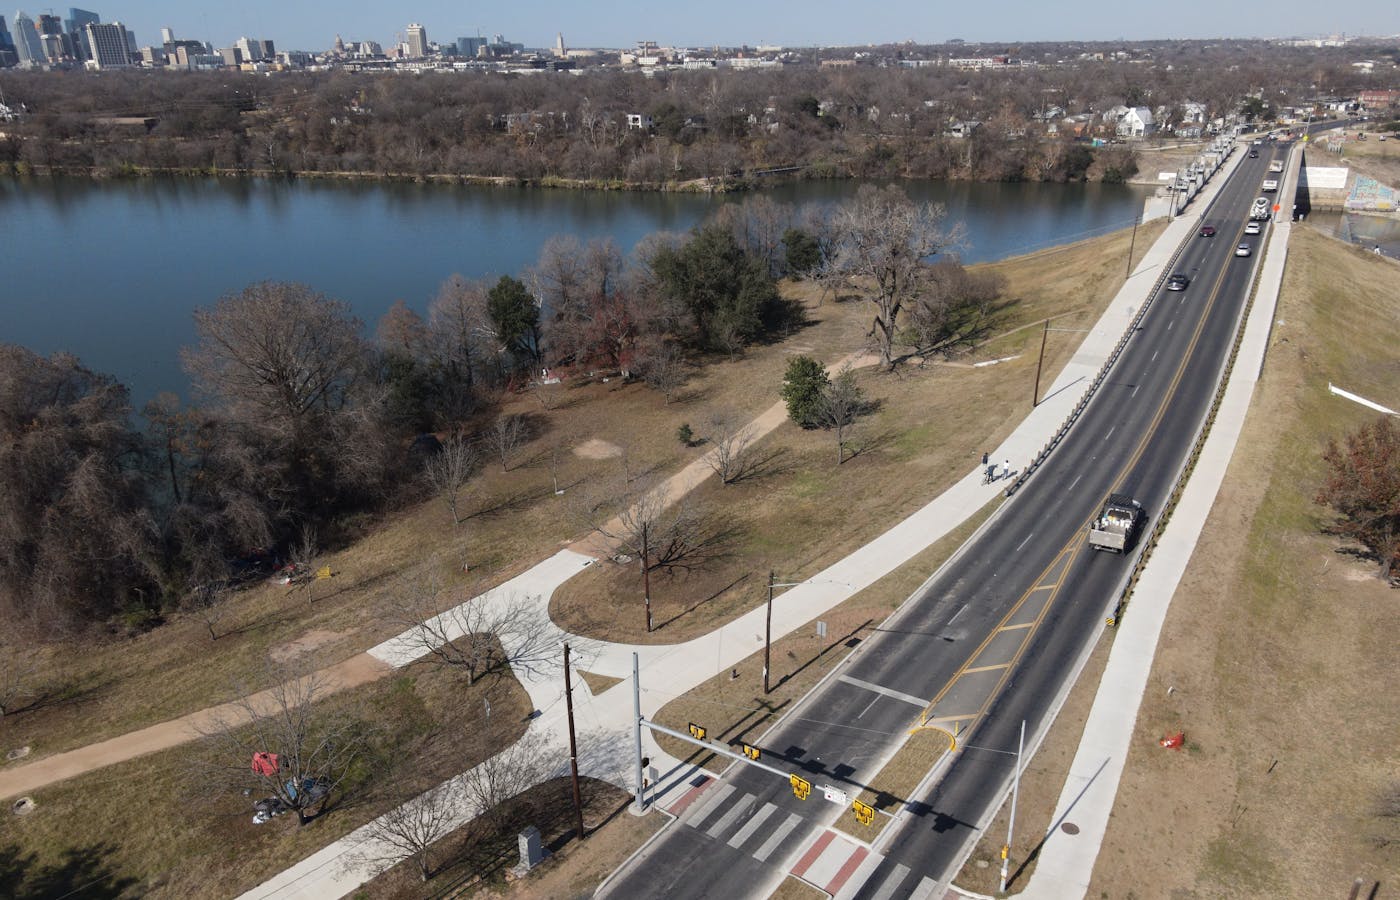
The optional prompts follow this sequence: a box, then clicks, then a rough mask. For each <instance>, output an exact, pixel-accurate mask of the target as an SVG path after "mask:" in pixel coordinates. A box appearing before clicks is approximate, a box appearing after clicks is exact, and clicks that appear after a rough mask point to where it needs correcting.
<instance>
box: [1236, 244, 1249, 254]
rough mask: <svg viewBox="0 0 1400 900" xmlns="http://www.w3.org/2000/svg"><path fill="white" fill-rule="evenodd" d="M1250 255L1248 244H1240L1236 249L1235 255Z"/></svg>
mask: <svg viewBox="0 0 1400 900" xmlns="http://www.w3.org/2000/svg"><path fill="white" fill-rule="evenodd" d="M1249 253H1250V250H1249V245H1248V244H1240V245H1239V246H1238V247H1236V248H1235V255H1236V256H1248V255H1249Z"/></svg>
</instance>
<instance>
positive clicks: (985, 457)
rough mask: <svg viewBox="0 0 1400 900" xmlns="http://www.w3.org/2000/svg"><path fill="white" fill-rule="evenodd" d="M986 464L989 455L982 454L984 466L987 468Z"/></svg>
mask: <svg viewBox="0 0 1400 900" xmlns="http://www.w3.org/2000/svg"><path fill="white" fill-rule="evenodd" d="M986 464H987V454H986V453H983V454H982V465H984V466H985V465H986Z"/></svg>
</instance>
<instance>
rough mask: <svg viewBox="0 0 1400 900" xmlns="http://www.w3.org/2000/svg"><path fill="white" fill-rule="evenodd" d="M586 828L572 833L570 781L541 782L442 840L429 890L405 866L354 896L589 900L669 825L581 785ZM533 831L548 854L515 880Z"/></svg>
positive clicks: (601, 785)
mask: <svg viewBox="0 0 1400 900" xmlns="http://www.w3.org/2000/svg"><path fill="white" fill-rule="evenodd" d="M580 793H581V794H582V797H583V804H584V828H585V829H587V831H588V836H587V837H586V838H585V839H584V840H582V841H579V840H577V836H576V835H575V833H574V811H573V799H572V794H571V789H570V787H569V782H568V780H567V779H557V780H555V781H551V782H548V783H546V784H542V785H540V786H538V787H536V788H533V789H531V790H529V791H527V792H525V794H523V795H521V796H520V797H517V798H516V799H515V800H512V801H511V802H510V803H508V804H506V805H505V808H503V809H501V810H499V811H497V813H496V819H495V821H493V822H490V823H487V822H483V821H477V822H474V823H471V824H469V825H466V826H464V827H462V828H460V829H458V830H457V831H456V832H454V833H452V834H450V835H448V836H446V837H444V838H443V839H442V840H441V841H440V842H438V844H437V845H436V846H435V848H434V854H435V856H436V857H437V858H440V859H441V860H444V861H445V863H444V864H442V865H441V867H440V869H439V871H438V872H437V873H436V874H435V875H434V876H433V878H432V879H431V880H429V882H428V883H427V884H424V883H423V882H422V881H421V880H420V878H419V876H418V872H417V869H416V868H415V867H414V866H413V865H412V864H411V863H410V864H407V865H405V864H400V865H398V866H395V867H394V868H393V869H390V870H389V871H387V872H385V873H383V874H382V875H380V876H379V877H377V878H375V879H374V880H372V881H370V882H369V883H368V884H366V885H365V886H364V887H363V888H362V889H361V890H359V891H357V892H356V893H355V894H354V895H353V896H355V897H357V898H365V900H369V898H375V900H379V898H384V900H417V898H420V897H424V896H452V897H461V898H478V900H487V898H504V897H531V898H533V897H549V898H551V900H554V898H558V900H583V898H587V897H591V896H593V891H594V889H595V888H596V887H597V886H598V884H599V883H600V882H601V881H602V880H603V879H604V878H606V877H607V876H608V874H609V873H611V872H612V871H613V870H614V869H616V868H617V867H618V866H620V865H621V864H622V863H623V862H624V861H626V859H627V857H629V856H630V855H631V854H632V853H633V852H634V851H635V850H636V849H637V848H638V847H640V846H641V845H642V844H643V843H645V842H646V840H647V839H648V838H650V837H651V836H652V835H653V834H655V833H656V832H657V830H659V829H660V828H661V827H662V826H663V825H665V823H666V821H667V820H666V819H665V817H663V816H662V815H660V814H659V813H648V814H647V815H645V816H640V817H638V816H633V815H631V814H630V813H629V812H627V806H628V804H629V802H630V801H631V795H630V794H628V793H627V792H626V791H623V790H621V789H619V788H616V787H613V786H612V785H610V784H607V783H605V782H600V781H594V780H592V779H587V778H585V779H582V780H581V781H580ZM529 825H534V826H535V827H537V828H539V830H540V839H541V842H542V843H543V845H544V847H545V849H546V850H547V851H548V853H549V855H548V856H547V857H546V858H545V860H544V862H543V863H541V864H540V865H539V866H538V867H536V868H535V870H534V871H532V872H530V873H529V874H528V875H525V876H524V877H522V878H511V877H510V876H509V875H508V874H507V873H508V871H509V869H510V868H511V867H512V866H514V865H515V864H516V863H517V862H519V860H520V855H519V849H518V845H517V835H518V834H519V833H520V831H521V830H522V829H524V828H525V827H527V826H529Z"/></svg>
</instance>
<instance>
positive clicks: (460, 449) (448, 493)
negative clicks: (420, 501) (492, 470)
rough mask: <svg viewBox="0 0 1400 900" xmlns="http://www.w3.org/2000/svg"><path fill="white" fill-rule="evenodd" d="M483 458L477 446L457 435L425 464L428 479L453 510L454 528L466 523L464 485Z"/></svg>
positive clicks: (424, 470) (430, 484)
mask: <svg viewBox="0 0 1400 900" xmlns="http://www.w3.org/2000/svg"><path fill="white" fill-rule="evenodd" d="M480 461H481V457H480V454H479V453H478V452H477V450H476V448H475V447H473V446H472V445H471V444H470V443H468V442H467V440H466V439H465V438H463V437H462V436H460V435H453V436H452V437H450V438H448V439H447V443H445V444H443V445H442V449H441V450H439V451H438V452H437V453H436V454H435V455H434V456H433V457H432V458H431V459H429V460H428V463H427V465H425V466H424V467H423V478H424V480H426V481H427V483H428V486H429V487H430V488H432V491H433V493H435V494H437V495H438V497H439V498H441V499H442V502H443V503H445V504H446V505H447V509H448V511H449V512H451V513H452V527H453V528H457V527H459V526H460V525H461V524H462V519H463V516H462V514H461V499H462V489H463V488H465V487H466V486H467V482H469V481H471V479H472V476H473V475H475V474H476V470H477V467H478V466H479V465H480Z"/></svg>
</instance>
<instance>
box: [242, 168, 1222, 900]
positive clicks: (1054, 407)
mask: <svg viewBox="0 0 1400 900" xmlns="http://www.w3.org/2000/svg"><path fill="white" fill-rule="evenodd" d="M1224 180H1225V179H1224V178H1218V179H1212V182H1213V183H1212V185H1211V186H1210V187H1208V188H1207V193H1208V195H1207V196H1205V197H1203V198H1202V201H1203V202H1202V204H1201V205H1202V206H1204V203H1205V202H1209V199H1210V197H1211V196H1213V193H1214V191H1216V190H1218V187H1219V184H1220V183H1221V182H1223V181H1224ZM1195 221H1196V216H1194V215H1193V216H1188V217H1182V218H1179V219H1177V220H1175V221H1174V222H1172V223H1171V224H1170V225H1169V226H1168V228H1167V230H1166V232H1165V233H1164V234H1163V235H1162V237H1160V238H1159V239H1158V240H1157V242H1156V243H1154V245H1153V246H1152V247H1151V248H1150V249H1149V250H1148V251H1147V253H1146V254H1145V255H1144V257H1143V259H1142V261H1141V262H1140V263H1139V264H1138V265H1137V266H1136V267H1135V269H1134V271H1133V273H1132V275H1131V276H1130V277H1129V278H1128V280H1127V282H1126V284H1125V285H1124V286H1123V288H1122V289H1121V290H1120V291H1119V292H1118V294H1117V295H1116V296H1115V298H1114V300H1113V301H1112V302H1111V303H1110V304H1109V306H1108V308H1107V309H1106V311H1105V312H1104V313H1103V315H1102V316H1101V317H1100V319H1099V320H1098V321H1097V322H1096V323H1095V324H1094V326H1093V327H1092V328H1091V329H1090V331H1089V333H1088V334H1087V335H1086V336H1085V338H1084V340H1083V341H1082V343H1081V345H1080V347H1079V349H1078V351H1077V352H1076V353H1075V355H1074V357H1073V358H1072V359H1071V360H1070V362H1069V364H1068V365H1067V366H1066V367H1065V369H1064V370H1063V371H1062V372H1061V373H1060V375H1059V376H1058V377H1057V378H1056V379H1055V382H1054V383H1053V384H1052V385H1051V386H1050V387H1049V389H1048V390H1047V391H1046V393H1045V398H1044V399H1043V400H1042V402H1041V403H1040V404H1039V405H1038V406H1037V407H1036V408H1035V409H1034V410H1032V411H1031V412H1030V413H1029V414H1028V415H1027V417H1026V418H1025V419H1024V420H1023V421H1022V422H1021V424H1020V425H1019V426H1018V427H1017V428H1016V429H1015V431H1014V432H1013V433H1012V434H1011V435H1010V436H1008V437H1007V439H1006V440H1005V441H1004V442H1003V443H1002V444H1001V446H999V447H997V448H996V449H995V451H994V452H993V453H992V458H993V459H995V460H998V461H1000V460H1005V459H1009V460H1010V461H1011V463H1012V466H1013V468H1021V467H1024V466H1025V465H1026V464H1027V463H1028V462H1029V461H1030V459H1031V458H1032V457H1033V456H1034V455H1035V454H1036V453H1037V452H1039V451H1040V449H1041V448H1042V447H1043V446H1044V445H1045V444H1046V443H1047V441H1048V440H1049V439H1050V438H1051V436H1052V435H1053V434H1054V433H1055V432H1056V431H1057V430H1058V429H1059V427H1060V425H1061V424H1062V423H1063V422H1064V420H1065V419H1066V418H1067V417H1068V416H1069V415H1070V414H1071V412H1072V411H1073V409H1074V407H1075V405H1076V404H1077V403H1078V402H1079V400H1080V399H1081V397H1082V396H1083V395H1084V393H1085V392H1086V391H1087V390H1088V388H1089V385H1090V384H1091V383H1092V380H1093V378H1094V376H1095V375H1096V374H1097V372H1098V370H1099V368H1100V367H1101V366H1102V365H1103V362H1104V360H1105V359H1107V357H1108V355H1109V354H1110V353H1111V352H1112V350H1113V348H1114V347H1115V346H1116V344H1117V342H1118V340H1119V338H1120V337H1121V336H1122V334H1123V332H1124V329H1125V328H1126V327H1128V325H1129V324H1130V323H1131V321H1132V319H1133V316H1134V315H1135V314H1136V313H1137V311H1138V309H1139V308H1140V306H1141V305H1142V304H1143V303H1144V302H1146V301H1147V300H1148V299H1150V294H1151V291H1152V289H1153V287H1154V286H1155V285H1156V283H1157V280H1158V278H1159V276H1160V275H1161V274H1162V271H1163V268H1164V267H1165V266H1166V265H1167V264H1168V263H1169V262H1170V260H1171V259H1172V258H1173V257H1174V255H1175V253H1176V251H1177V248H1178V246H1179V245H1180V244H1181V243H1182V242H1183V241H1184V240H1186V239H1187V238H1189V237H1190V236H1191V235H1192V234H1193V233H1194V231H1195ZM765 416H766V414H765ZM779 424H781V420H778V421H776V422H775V421H772V420H771V419H769V420H768V421H764V422H763V423H762V424H761V425H758V426H757V427H759V428H760V429H761V430H763V431H764V432H766V431H768V430H771V429H772V428H775V427H777V426H778V425H779ZM970 463H972V464H971V465H970V469H971V470H970V471H969V472H968V474H967V475H966V476H965V477H964V478H963V479H961V480H960V481H958V482H957V483H956V484H954V485H952V486H951V487H950V488H948V489H947V490H946V491H944V492H943V493H942V494H940V495H939V496H938V497H936V498H934V499H933V500H932V501H930V502H929V503H928V504H927V505H925V506H924V507H923V508H921V509H919V510H917V511H915V512H914V513H913V514H911V515H910V516H909V517H907V518H906V519H904V520H903V521H901V522H900V523H898V524H897V525H895V526H894V527H892V528H891V529H890V530H889V531H887V532H885V533H884V534H882V535H880V536H879V537H878V538H876V539H875V540H873V541H871V542H870V543H869V544H867V545H865V546H864V547H861V548H860V549H858V550H856V551H855V552H853V553H852V554H851V555H850V556H847V557H846V558H844V559H842V560H840V561H838V562H837V563H835V564H833V565H832V566H830V567H828V568H827V569H825V570H823V571H822V572H819V573H816V574H815V575H813V576H811V577H810V578H808V579H807V580H806V581H805V582H804V583H802V584H801V585H798V586H797V587H794V588H792V589H791V590H789V591H787V592H786V593H784V594H782V595H781V596H779V597H778V598H777V599H776V600H775V601H774V604H773V636H774V638H775V639H776V638H779V637H782V636H784V635H787V634H789V633H791V632H793V631H795V630H796V629H798V628H801V627H803V626H805V625H806V624H807V623H809V622H811V621H812V620H813V619H815V618H817V617H819V616H821V615H822V614H824V613H825V612H827V611H828V610H830V609H831V608H833V607H834V606H836V605H837V604H839V603H841V602H843V601H845V600H847V599H849V598H850V597H852V596H854V595H855V594H856V593H858V592H859V591H860V590H863V589H864V588H866V587H868V586H870V585H871V584H873V583H875V582H876V581H878V580H879V579H880V578H882V577H884V576H885V575H886V574H888V573H890V572H892V571H894V570H895V569H897V568H898V567H900V566H902V565H903V564H905V563H906V562H908V561H909V560H910V559H911V558H913V557H914V556H915V555H916V554H918V553H919V552H921V551H923V550H924V549H926V548H927V547H929V546H931V545H932V544H933V543H935V542H936V541H938V540H939V539H941V538H942V537H943V536H944V535H946V534H947V533H948V532H950V531H952V530H953V529H955V528H957V527H958V526H960V525H961V524H962V523H963V522H965V521H966V520H967V519H968V518H969V517H971V516H972V515H973V514H974V513H976V512H977V511H978V510H980V509H981V508H982V507H984V506H985V505H986V504H987V503H988V502H990V501H991V500H992V499H994V498H995V497H996V495H997V494H998V493H999V492H1000V490H1001V489H1002V487H1003V486H1004V485H1003V484H992V485H985V484H983V483H982V470H981V467H980V465H977V464H975V461H970ZM677 477H680V476H677ZM588 559H589V557H587V556H584V555H582V554H578V553H575V552H573V551H561V553H560V554H557V555H556V556H555V557H552V558H551V560H549V561H546V563H542V564H541V565H542V566H548V567H550V570H551V571H553V572H559V573H564V572H567V571H569V570H570V569H572V570H573V571H582V569H583V568H584V566H585V565H586V564H587V561H588ZM532 572H533V570H532ZM524 577H525V576H522V578H524ZM545 580H546V581H548V580H550V579H545ZM539 602H542V603H543V604H544V605H545V606H546V608H547V604H548V594H543V595H542V596H541V597H540V598H539ZM764 614H765V613H764V610H763V609H762V608H758V609H755V610H752V611H751V612H749V613H747V614H745V615H743V616H740V617H739V618H737V619H735V620H734V621H732V622H729V623H728V624H726V625H724V626H723V627H721V628H719V629H716V630H715V631H713V632H711V633H709V634H707V635H704V636H702V637H698V638H695V639H694V640H691V641H687V642H685V643H683V644H675V645H662V646H657V645H639V646H634V645H626V644H602V645H599V644H597V643H596V642H591V641H588V640H586V639H582V638H578V637H577V636H573V635H565V634H564V633H563V632H560V638H561V640H562V639H565V638H567V639H569V640H570V641H571V642H577V643H578V644H580V645H581V646H583V647H584V648H586V649H585V650H584V651H583V653H581V655H580V656H581V658H580V659H579V661H578V665H579V667H580V668H582V669H586V670H588V671H591V672H595V673H597V674H601V675H608V676H612V677H616V678H623V679H629V678H630V675H631V669H632V654H633V653H636V654H637V655H638V657H639V660H640V663H639V668H640V676H641V683H642V697H641V701H642V714H643V715H644V716H647V717H651V716H654V715H655V714H656V712H657V711H658V710H659V709H660V708H661V707H662V706H664V705H665V704H666V703H669V702H670V701H671V700H672V699H674V698H675V697H678V696H680V695H682V694H684V693H686V692H687V691H689V690H691V689H693V688H694V687H696V686H697V685H699V684H701V683H702V682H704V681H706V680H708V679H709V678H711V677H713V676H715V675H717V674H719V673H721V672H724V671H726V670H728V669H730V668H732V667H733V666H735V665H737V664H738V663H739V662H740V661H741V660H744V659H746V658H747V657H749V656H750V655H752V654H753V653H754V652H755V651H756V650H757V649H759V648H760V647H761V646H762V637H763V618H764ZM375 653H376V655H377V658H381V659H386V660H393V661H394V662H396V663H400V664H402V662H403V661H406V654H405V652H404V650H403V647H402V646H394V645H393V642H388V644H387V645H381V646H380V647H379V648H376V650H375ZM525 684H526V689H527V690H528V691H529V693H530V697H531V699H532V701H533V702H534V703H535V707H536V709H537V710H540V714H539V715H538V717H537V718H535V719H534V721H533V722H532V724H531V731H532V732H534V733H537V734H539V735H540V736H541V738H542V739H543V740H544V741H546V742H547V744H548V746H549V747H551V748H553V752H555V753H556V754H560V753H561V752H562V749H563V748H564V747H565V746H567V733H566V726H565V721H564V713H563V704H562V703H561V702H560V701H561V699H562V684H560V683H559V679H557V678H555V679H552V680H538V679H527V680H525ZM632 702H633V701H632V691H631V686H630V684H628V683H626V682H625V681H624V683H623V684H619V685H616V686H614V687H612V688H610V689H609V690H607V691H604V692H603V693H602V694H600V695H598V696H593V695H592V694H591V692H590V691H589V690H588V689H587V686H586V685H584V684H582V683H581V680H580V683H578V684H576V686H575V698H574V705H575V714H576V717H577V719H578V722H579V730H580V741H579V743H580V745H581V746H582V747H584V748H587V750H586V751H585V753H584V754H583V756H582V758H581V759H580V771H581V772H582V773H583V774H585V775H590V776H593V777H596V778H601V779H604V780H607V781H609V782H612V783H614V784H618V785H620V786H622V787H624V788H625V789H629V790H630V789H631V788H632V777H633V776H632V772H631V769H630V760H631V745H632V741H633V734H632V732H633V727H634V720H633V710H632ZM643 740H644V744H645V747H644V752H646V753H647V755H648V756H650V757H651V759H652V765H653V766H654V767H656V768H657V769H658V770H660V771H661V772H663V773H664V774H663V776H662V778H661V780H660V783H659V784H658V785H657V792H658V794H659V795H660V796H662V797H666V796H668V795H670V794H673V793H683V792H684V791H685V790H686V789H688V788H689V779H691V778H692V777H693V776H694V774H695V769H694V767H692V766H686V765H682V764H681V763H680V762H679V761H678V760H675V759H673V758H671V757H670V756H668V755H667V754H665V753H663V752H662V751H661V749H660V747H659V746H657V745H656V743H655V741H654V740H652V738H651V736H650V733H649V732H647V733H644V737H643ZM560 758H561V759H562V755H561V756H560ZM474 812H475V811H474V810H461V811H460V816H461V817H462V818H461V821H466V820H467V819H469V818H470V817H471V815H472V814H474ZM365 831H366V829H361V830H360V831H359V832H357V833H356V834H352V835H351V836H350V837H348V838H346V839H344V840H342V841H339V842H337V843H336V844H333V845H331V846H330V847H327V848H325V849H324V850H322V851H321V852H319V853H317V854H316V855H314V856H312V857H310V858H308V859H306V860H304V861H303V862H301V863H299V864H297V865H295V866H293V867H292V868H291V869H288V870H287V871H285V872H283V873H282V874H281V875H279V876H277V877H276V878H274V879H271V880H269V881H268V882H266V883H264V884H263V885H260V886H259V887H258V888H256V889H255V890H253V891H250V892H249V893H247V894H245V895H244V896H245V897H247V898H267V897H297V898H334V897H340V896H343V895H344V894H345V893H348V892H349V891H350V890H353V889H354V888H355V887H356V886H358V885H359V884H362V883H363V882H364V881H365V880H367V879H368V878H370V877H373V875H374V874H376V873H377V867H374V866H365V865H361V864H356V863H354V862H353V856H354V853H353V851H354V849H355V847H356V845H357V844H358V843H359V842H362V841H364V840H365V839H366V834H365Z"/></svg>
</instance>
